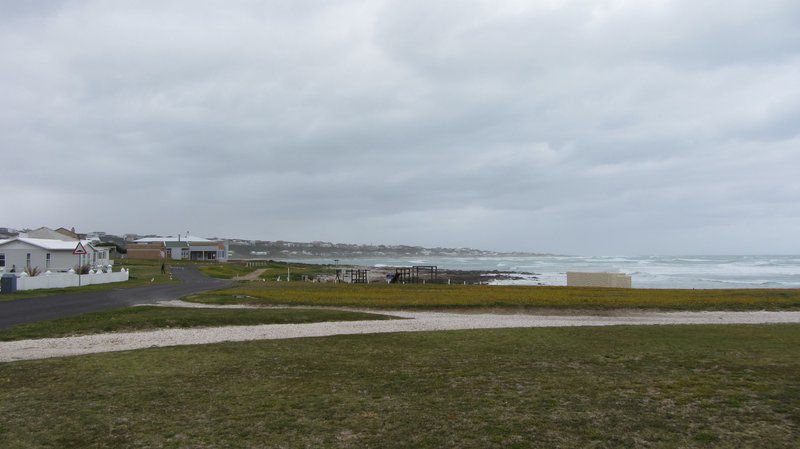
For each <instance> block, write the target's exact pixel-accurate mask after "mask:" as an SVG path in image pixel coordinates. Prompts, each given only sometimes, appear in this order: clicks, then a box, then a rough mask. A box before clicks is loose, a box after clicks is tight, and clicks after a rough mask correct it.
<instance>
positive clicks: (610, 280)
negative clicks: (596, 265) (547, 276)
mask: <svg viewBox="0 0 800 449" xmlns="http://www.w3.org/2000/svg"><path fill="white" fill-rule="evenodd" d="M567 285H568V286H570V287H610V288H631V277H630V276H628V275H626V274H623V273H584V272H574V271H568V272H567Z"/></svg>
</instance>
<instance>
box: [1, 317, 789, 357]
mask: <svg viewBox="0 0 800 449" xmlns="http://www.w3.org/2000/svg"><path fill="white" fill-rule="evenodd" d="M373 312H375V313H381V314H385V315H392V316H397V317H398V318H405V319H398V320H384V321H345V322H327V323H308V324H265V325H257V326H227V327H209V328H190V329H164V330H154V331H143V332H129V333H109V334H96V335H85V336H78V337H64V338H44V339H39V340H20V341H10V342H0V362H11V361H16V360H34V359H45V358H50V357H63V356H73V355H82V354H94V353H100V352H112V351H128V350H132V349H143V348H151V347H163V346H182V345H197V344H209V343H220V342H226V341H248V340H274V339H285V338H300V337H326V336H331V335H353V334H376V333H387V332H420V331H438V330H457V329H497V328H524V327H565V326H613V325H665V324H764V323H800V312H643V311H639V312H632V313H630V314H620V315H616V316H589V315H547V316H543V315H528V314H494V313H447V312H418V311H377V310H375V311H373Z"/></svg>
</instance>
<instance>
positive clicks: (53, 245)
mask: <svg viewBox="0 0 800 449" xmlns="http://www.w3.org/2000/svg"><path fill="white" fill-rule="evenodd" d="M15 241H19V242H23V243H27V244H29V245H33V246H36V247H39V248H42V249H48V250H51V251H72V250H74V249H75V247H76V246H78V241H77V240H72V241H68V240H55V239H36V238H30V237H14V238H12V239H8V240H0V246H2V245H5V244H7V243H11V242H15ZM81 243H82V244H83V246H84V247H86V249H89V248H94V247H93V246H92V244H91V242H89V241H88V240H81Z"/></svg>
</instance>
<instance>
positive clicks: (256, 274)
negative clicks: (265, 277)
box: [233, 268, 267, 281]
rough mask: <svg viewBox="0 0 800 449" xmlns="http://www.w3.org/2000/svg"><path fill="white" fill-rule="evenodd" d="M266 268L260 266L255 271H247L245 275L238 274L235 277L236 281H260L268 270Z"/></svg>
mask: <svg viewBox="0 0 800 449" xmlns="http://www.w3.org/2000/svg"><path fill="white" fill-rule="evenodd" d="M266 271H267V269H266V268H259V269H258V270H255V271H253V272H250V273H247V274H245V275H244V276H236V277H234V278H233V280H234V281H258V280H260V277H261V275H262V274H264V272H266Z"/></svg>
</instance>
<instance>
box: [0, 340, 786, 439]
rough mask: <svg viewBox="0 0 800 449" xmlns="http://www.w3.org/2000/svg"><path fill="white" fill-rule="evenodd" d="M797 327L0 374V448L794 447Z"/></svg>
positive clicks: (235, 349) (143, 360)
mask: <svg viewBox="0 0 800 449" xmlns="http://www.w3.org/2000/svg"><path fill="white" fill-rule="evenodd" d="M798 441H800V326H796V325H764V326H674V327H673V326H669V327H668V326H653V327H606V328H560V329H513V330H481V331H456V332H431V333H415V334H384V335H368V336H367V335H364V336H339V337H329V338H308V339H296V340H281V341H261V342H247V343H226V344H218V345H208V346H191V347H174V348H158V349H147V350H140V351H132V352H126V353H109V354H99V355H90V356H82V357H69V358H62V359H51V360H42V361H28V362H15V363H7V364H0V447H4V448H17V447H59V448H70V447H174V448H178V447H264V446H269V447H476V448H484V447H556V446H560V447H614V448H616V447H709V446H713V447H769V448H789V447H797V442H798Z"/></svg>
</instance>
